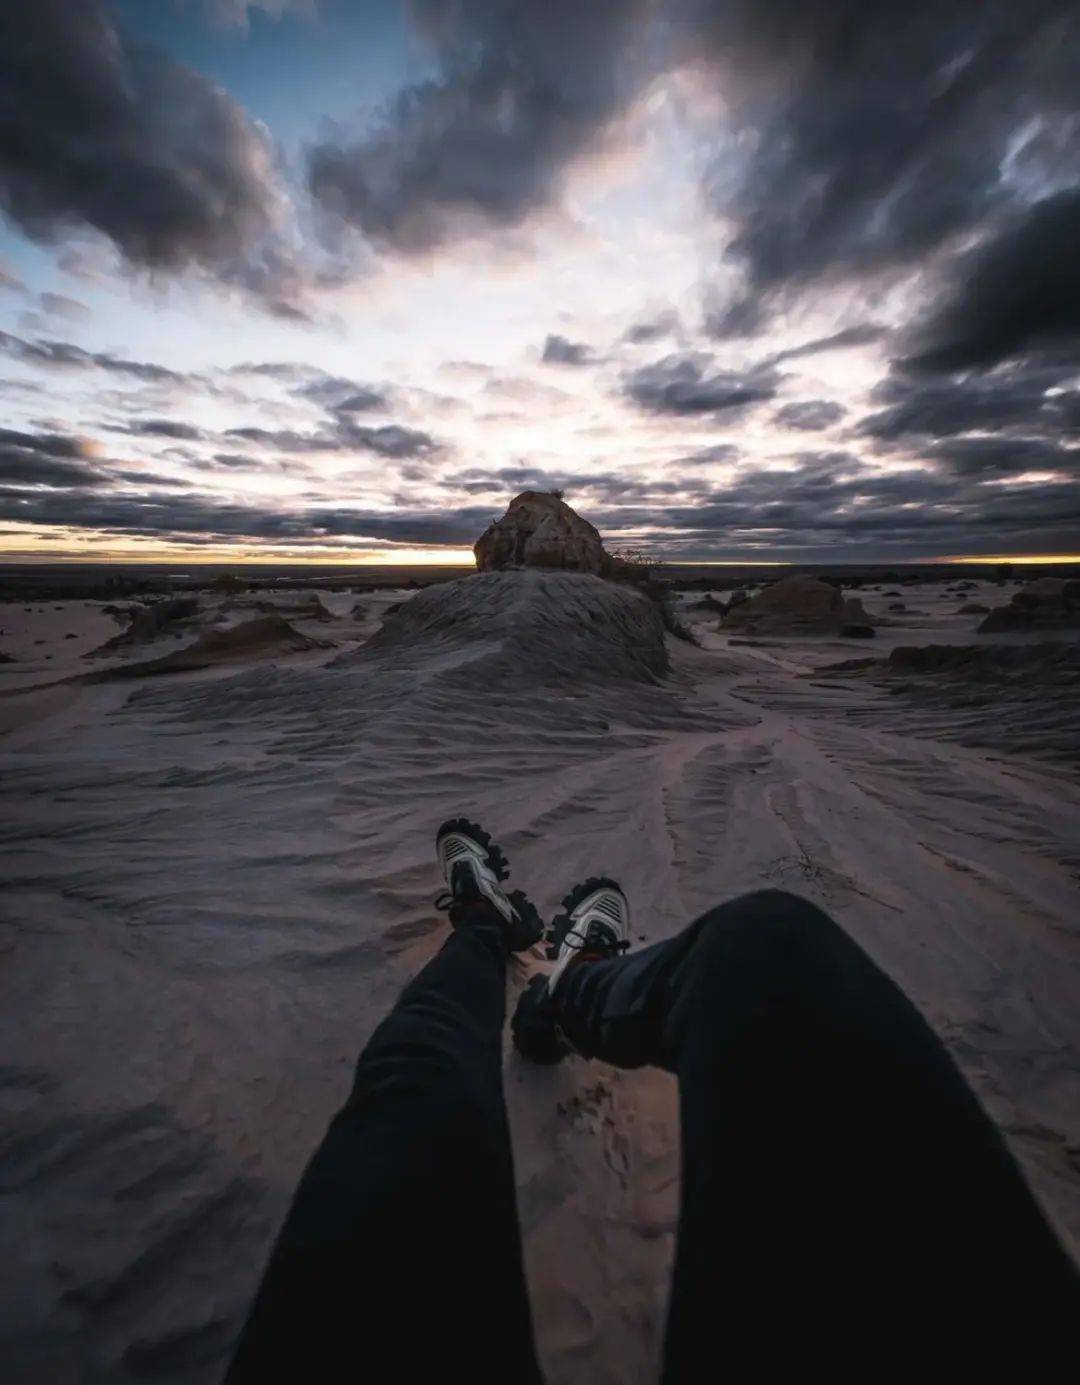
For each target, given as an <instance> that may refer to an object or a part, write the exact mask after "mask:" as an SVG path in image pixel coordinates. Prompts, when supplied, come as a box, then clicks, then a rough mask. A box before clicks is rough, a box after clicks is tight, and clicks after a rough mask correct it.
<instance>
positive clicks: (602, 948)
mask: <svg viewBox="0 0 1080 1385" xmlns="http://www.w3.org/2000/svg"><path fill="white" fill-rule="evenodd" d="M562 907H563V912H562V913H561V914H556V915H555V917H554V918H553V919H552V920H551V927H550V928H549V929H548V934H547V944H548V947H547V955H548V956H549V957H550V958H551V959H552V960H553V961H554V963H555V965H554V966H553V967H552V969H551V974H550V976H549V977H548V979H547V985H548V990H549V991H550V992H551V994H552V995H554V994H555V988H556V987H557V986H558V984H559V979H560V977H561V976H562V974H563V972H564V971H565V970H566V968H567V967H568V966H569V965H570V963H571V962H574V961H584V960H585V959H586V958H591V959H592V960H594V961H596V960H598V959H601V958H607V957H617V956H618V955H619V953H620V952H625V951H626V949H627V948H628V947H629V946H630V905H629V903H628V901H627V898H626V896H625V895H624V894H623V892H622V890H621V888H620V887H619V886H618V885H617V884H616V883H615V881H614V880H609V879H608V878H607V877H606V876H599V877H597V878H595V879H593V880H586V881H585V882H584V883H583V884H581V885H575V886H574V888H573V889H572V890H571V891H570V893H569V894H568V895H567V896H566V898H565V899H564V900H563V902H562Z"/></svg>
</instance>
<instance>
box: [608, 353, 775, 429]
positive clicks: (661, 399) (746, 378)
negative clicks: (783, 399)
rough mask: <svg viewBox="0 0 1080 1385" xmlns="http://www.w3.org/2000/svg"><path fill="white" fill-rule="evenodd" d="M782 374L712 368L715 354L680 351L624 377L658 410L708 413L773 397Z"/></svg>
mask: <svg viewBox="0 0 1080 1385" xmlns="http://www.w3.org/2000/svg"><path fill="white" fill-rule="evenodd" d="M779 378H780V377H779V376H778V375H777V374H776V372H775V371H773V370H770V369H768V368H765V369H760V368H756V367H755V368H753V369H751V370H748V371H746V372H739V371H731V370H721V371H712V357H711V356H708V355H705V354H704V353H702V352H691V351H687V352H680V353H677V354H675V355H672V356H665V357H663V359H662V360H659V361H655V362H653V363H652V364H651V365H645V366H641V367H640V368H639V369H637V370H633V371H631V372H630V373H629V374H627V375H625V376H624V377H623V390H624V393H625V394H626V395H627V396H628V397H629V398H630V399H632V400H634V401H635V403H637V404H640V405H641V406H642V408H645V409H650V410H652V411H653V412H656V413H668V414H709V413H719V412H721V411H722V410H725V409H734V408H737V407H739V406H741V405H744V404H755V403H759V402H760V401H762V400H765V399H772V397H773V396H774V395H775V394H776V387H777V384H778V382H779Z"/></svg>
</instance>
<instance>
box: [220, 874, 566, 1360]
mask: <svg viewBox="0 0 1080 1385" xmlns="http://www.w3.org/2000/svg"><path fill="white" fill-rule="evenodd" d="M451 919H452V920H453V922H454V923H455V929H454V932H453V933H452V934H451V935H450V937H449V938H448V939H447V941H446V944H445V946H444V947H443V948H442V950H441V951H440V952H439V953H438V954H437V955H436V956H435V957H434V958H433V959H432V960H431V961H430V962H429V963H428V964H427V966H426V967H424V969H423V970H422V971H421V972H420V974H419V975H418V976H417V977H416V978H415V980H413V981H412V982H411V983H410V984H409V986H408V987H407V988H406V989H405V991H404V992H403V993H402V995H401V998H400V1000H399V1001H398V1003H397V1005H396V1006H395V1007H394V1010H393V1011H392V1013H391V1014H390V1015H389V1017H388V1018H387V1019H386V1020H384V1021H383V1022H382V1024H380V1026H379V1027H378V1029H376V1031H375V1033H374V1034H373V1035H372V1037H371V1040H370V1042H369V1043H368V1045H367V1047H366V1048H365V1050H364V1052H363V1053H362V1054H361V1056H360V1061H359V1064H358V1066H357V1069H356V1078H355V1082H354V1084H353V1088H352V1092H351V1094H350V1096H349V1099H348V1101H347V1102H346V1104H345V1106H344V1107H343V1109H342V1110H341V1111H340V1112H339V1113H338V1115H337V1116H336V1117H335V1118H334V1120H333V1122H332V1123H331V1125H330V1129H329V1131H328V1132H327V1135H326V1138H325V1139H324V1140H323V1143H322V1144H321V1145H320V1147H319V1149H318V1150H317V1152H316V1153H315V1155H314V1157H313V1158H312V1160H311V1163H310V1164H309V1166H308V1168H307V1171H306V1172H305V1174H304V1176H303V1179H302V1180H301V1183H300V1186H299V1188H298V1190H297V1193H296V1197H295V1200H294V1202H293V1205H292V1208H291V1210H290V1212H289V1214H288V1217H287V1218H286V1221H285V1224H284V1226H283V1228H282V1230H281V1233H280V1235H279V1238H278V1241H277V1244H276V1246H275V1247H274V1250H273V1253H272V1256H271V1259H270V1262H269V1265H268V1267H267V1269H266V1273H265V1277H264V1279H263V1282H262V1285H261V1287H260V1289H259V1291H258V1294H257V1297H256V1299H255V1303H254V1305H253V1307H252V1309H251V1313H250V1316H249V1319H248V1322H247V1325H246V1327H245V1329H244V1331H243V1334H242V1336H241V1339H240V1342H239V1345H238V1347H237V1350H236V1354H235V1356H234V1359H233V1362H232V1365H231V1367H230V1370H229V1372H228V1375H227V1377H226V1379H227V1382H228V1385H249V1382H251V1385H256V1382H257V1385H266V1382H267V1381H270V1380H273V1379H285V1380H295V1381H302V1380H311V1381H320V1382H323V1381H326V1382H330V1381H338V1380H341V1381H344V1380H350V1381H351V1380H355V1381H367V1380H370V1381H384V1380H395V1381H401V1382H403V1385H410V1382H413V1381H417V1382H419V1381H427V1380H431V1379H439V1378H442V1377H443V1376H444V1375H445V1374H446V1373H448V1372H449V1373H451V1374H460V1375H463V1376H464V1377H465V1378H466V1379H468V1380H470V1381H477V1382H481V1385H488V1382H492V1383H494V1382H499V1385H505V1382H506V1381H508V1380H513V1381H515V1382H524V1385H538V1382H539V1381H540V1378H541V1377H540V1373H539V1369H538V1367H537V1364H536V1358H535V1354H534V1349H533V1338H532V1325H531V1320H530V1314H529V1305H528V1299H527V1295H526V1286H525V1278H524V1271H523V1267H522V1259H521V1243H520V1232H519V1227H518V1219H517V1207H516V1202H515V1193H514V1176H513V1164H512V1156H511V1149H510V1137H509V1130H508V1126H507V1121H506V1112H505V1107H504V1103H503V1088H502V1047H501V1038H500V1034H501V1029H502V1023H503V1018H504V1013H505V975H506V957H507V922H506V919H505V918H504V917H502V916H501V915H500V914H499V912H498V911H497V910H496V909H495V908H494V907H493V906H492V905H491V903H490V902H488V901H487V900H482V899H476V900H473V901H471V902H467V903H465V904H460V903H458V904H455V906H454V908H452V909H451Z"/></svg>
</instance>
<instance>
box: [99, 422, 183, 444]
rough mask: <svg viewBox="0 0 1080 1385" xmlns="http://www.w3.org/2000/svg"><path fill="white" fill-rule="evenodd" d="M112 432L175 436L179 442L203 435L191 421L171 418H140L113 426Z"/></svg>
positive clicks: (148, 435) (133, 434)
mask: <svg viewBox="0 0 1080 1385" xmlns="http://www.w3.org/2000/svg"><path fill="white" fill-rule="evenodd" d="M110 431H111V432H114V433H129V434H130V435H131V436H132V437H134V438H176V439H177V440H178V441H181V442H198V441H199V440H200V439H201V438H202V437H203V436H204V434H203V431H202V429H201V428H196V427H195V426H194V424H191V423H177V422H176V421H175V419H171V418H140V419H135V420H134V421H133V422H132V423H127V424H125V425H123V426H122V427H120V426H115V427H113V428H111V429H110Z"/></svg>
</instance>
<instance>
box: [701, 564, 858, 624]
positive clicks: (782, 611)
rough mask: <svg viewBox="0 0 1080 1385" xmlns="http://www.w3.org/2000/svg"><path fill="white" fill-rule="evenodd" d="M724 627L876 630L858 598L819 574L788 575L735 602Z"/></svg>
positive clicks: (724, 622)
mask: <svg viewBox="0 0 1080 1385" xmlns="http://www.w3.org/2000/svg"><path fill="white" fill-rule="evenodd" d="M723 625H724V629H725V630H726V629H728V628H731V629H735V630H748V631H753V632H754V633H759V632H760V633H767V634H774V635H804V634H805V635H813V634H839V633H840V632H841V631H842V630H843V629H844V627H845V626H852V627H854V626H859V627H862V629H863V630H865V631H866V632H868V633H872V630H871V627H872V625H873V622H872V620H871V619H870V617H869V616H868V615H867V613H866V611H865V610H863V605H862V602H861V601H859V600H858V598H857V597H848V598H846V599H845V597H844V596H843V594H842V593H841V591H840V590H839V588H838V587H834V586H833V585H832V584H831V583H829V582H822V581H820V580H819V579H818V578H817V577H785V578H784V579H783V580H782V581H780V582H774V583H773V584H772V586H769V587H766V588H765V590H764V591H762V592H759V593H758V594H757V596H755V597H753V598H752V599H751V600H750V601H746V602H743V603H741V604H739V605H732V607H731V608H730V609H729V611H728V613H727V615H726V616H725V617H724V621H723Z"/></svg>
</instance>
